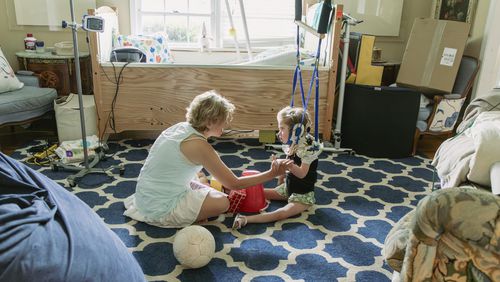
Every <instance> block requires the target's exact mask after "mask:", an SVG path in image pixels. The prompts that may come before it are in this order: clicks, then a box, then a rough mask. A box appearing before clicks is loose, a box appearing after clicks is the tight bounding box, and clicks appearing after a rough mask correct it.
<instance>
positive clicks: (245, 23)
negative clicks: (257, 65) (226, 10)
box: [239, 0, 253, 60]
mask: <svg viewBox="0 0 500 282" xmlns="http://www.w3.org/2000/svg"><path fill="white" fill-rule="evenodd" d="M239 3H240V12H241V19H242V20H243V29H244V30H245V39H246V44H247V52H248V59H250V60H251V59H252V58H253V56H252V48H251V47H250V36H249V35H248V25H247V16H246V14H245V6H243V0H240V1H239Z"/></svg>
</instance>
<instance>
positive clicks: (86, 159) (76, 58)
mask: <svg viewBox="0 0 500 282" xmlns="http://www.w3.org/2000/svg"><path fill="white" fill-rule="evenodd" d="M69 4H70V10H71V23H72V24H71V30H72V32H73V53H74V61H75V76H76V88H77V90H78V106H79V109H80V125H81V128H82V143H83V163H84V165H85V168H86V169H89V156H88V152H87V133H86V130H85V114H84V111H83V94H82V79H81V77H80V56H79V51H78V36H77V34H76V33H77V31H76V30H77V28H78V25H77V24H76V22H75V12H74V8H73V0H70V1H69Z"/></svg>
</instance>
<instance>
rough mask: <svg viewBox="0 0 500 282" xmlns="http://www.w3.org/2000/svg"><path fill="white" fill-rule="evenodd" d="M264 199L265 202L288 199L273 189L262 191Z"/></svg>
mask: <svg viewBox="0 0 500 282" xmlns="http://www.w3.org/2000/svg"><path fill="white" fill-rule="evenodd" d="M264 197H265V198H266V199H267V200H277V201H286V200H287V199H288V198H287V197H285V196H283V195H281V194H280V193H278V192H277V191H276V188H274V189H264Z"/></svg>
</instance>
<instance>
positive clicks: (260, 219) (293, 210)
mask: <svg viewBox="0 0 500 282" xmlns="http://www.w3.org/2000/svg"><path fill="white" fill-rule="evenodd" d="M309 207H310V205H304V204H301V203H295V202H292V203H288V204H287V205H286V206H284V207H282V208H279V209H277V210H275V211H272V212H266V213H261V214H256V215H248V216H242V215H240V216H239V217H240V218H241V220H242V221H243V222H242V224H241V227H243V225H245V224H246V223H264V222H274V221H279V220H283V219H286V218H289V217H291V216H294V215H296V214H300V213H302V212H303V211H305V210H307V209H308V208H309Z"/></svg>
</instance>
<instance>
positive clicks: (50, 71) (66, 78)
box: [16, 51, 92, 96]
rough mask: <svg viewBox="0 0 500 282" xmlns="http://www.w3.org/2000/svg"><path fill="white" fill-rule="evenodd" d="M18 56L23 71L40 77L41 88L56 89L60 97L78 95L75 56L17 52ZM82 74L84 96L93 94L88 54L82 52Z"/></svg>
mask: <svg viewBox="0 0 500 282" xmlns="http://www.w3.org/2000/svg"><path fill="white" fill-rule="evenodd" d="M16 56H17V60H18V62H19V68H20V69H21V70H29V71H32V72H34V73H36V74H37V75H38V77H39V78H40V84H41V85H40V86H42V87H50V88H55V89H56V90H57V95H59V96H62V95H68V94H69V93H75V94H76V93H78V91H77V86H76V76H75V64H74V56H61V55H54V54H52V53H50V52H45V53H31V52H25V51H22V52H17V53H16ZM80 73H81V78H82V92H83V94H92V71H91V65H90V56H89V53H88V52H80Z"/></svg>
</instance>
